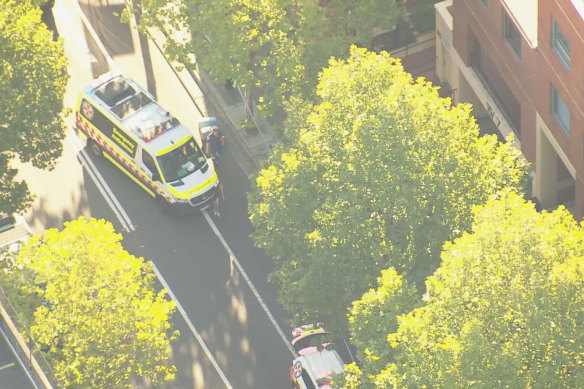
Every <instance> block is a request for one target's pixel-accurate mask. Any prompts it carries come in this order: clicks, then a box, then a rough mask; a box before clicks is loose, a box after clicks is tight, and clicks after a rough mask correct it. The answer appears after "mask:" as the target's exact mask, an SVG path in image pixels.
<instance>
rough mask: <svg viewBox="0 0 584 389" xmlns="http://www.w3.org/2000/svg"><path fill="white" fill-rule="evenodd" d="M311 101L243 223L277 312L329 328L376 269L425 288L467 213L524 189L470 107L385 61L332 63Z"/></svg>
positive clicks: (512, 157) (511, 155) (358, 52)
mask: <svg viewBox="0 0 584 389" xmlns="http://www.w3.org/2000/svg"><path fill="white" fill-rule="evenodd" d="M317 93H318V97H319V101H318V102H317V103H314V104H312V103H309V102H301V103H299V104H298V109H297V110H296V111H295V112H292V113H291V116H290V120H289V121H288V123H287V128H286V129H287V131H288V133H289V134H292V135H291V136H290V139H291V144H290V145H286V146H284V145H282V146H280V147H279V148H277V149H276V150H275V151H274V153H273V155H272V156H271V157H270V158H269V160H268V162H267V164H266V167H265V168H264V169H262V170H261V171H260V172H259V174H258V175H257V177H256V178H255V186H254V188H253V190H252V192H251V193H250V195H249V214H250V220H251V222H252V224H253V226H254V228H255V231H254V233H253V236H252V237H253V239H254V241H255V243H256V244H257V245H258V246H259V247H262V248H264V249H265V251H266V252H267V254H268V255H270V256H272V257H273V258H274V261H275V263H276V270H275V271H274V272H273V273H272V274H271V275H270V279H271V280H272V281H273V282H275V283H276V284H277V286H278V287H279V291H280V301H281V302H282V304H283V305H284V306H285V307H286V308H287V309H288V310H289V311H290V312H291V313H292V314H294V315H295V316H296V317H295V318H297V319H302V318H305V316H310V315H313V314H315V313H318V315H319V316H321V319H322V320H325V321H327V322H329V325H330V324H331V320H332V321H334V322H335V323H336V324H339V323H341V322H345V316H346V313H347V309H348V308H349V306H350V304H351V302H352V301H353V300H355V299H357V298H359V297H360V296H361V295H362V294H363V293H364V292H365V291H367V290H368V289H369V288H371V287H373V286H374V283H375V279H376V278H377V277H378V276H379V272H380V271H381V270H382V269H386V268H388V267H390V266H393V267H394V268H395V269H396V270H397V271H398V272H399V273H400V274H404V275H405V276H406V277H408V278H409V279H410V280H413V281H414V282H415V283H417V284H418V285H420V286H421V285H423V284H422V283H423V280H424V279H425V278H426V277H427V276H428V275H430V274H431V273H432V272H433V271H434V270H435V269H436V268H437V266H438V264H439V253H440V249H441V247H442V244H443V242H445V241H447V240H449V239H452V238H453V237H455V236H457V235H458V234H459V233H460V231H462V230H464V229H466V228H468V227H470V224H471V212H470V209H471V208H472V206H474V205H478V204H482V203H484V202H485V201H486V200H487V198H488V197H489V196H490V195H492V194H493V193H496V192H497V191H499V190H500V189H502V188H505V187H510V188H513V190H516V191H521V190H522V185H523V182H524V179H525V177H526V167H525V163H524V161H523V160H522V159H521V158H520V157H519V152H518V151H517V150H516V149H515V148H514V147H513V145H512V144H511V143H505V144H502V143H499V142H498V141H497V139H496V138H495V137H494V136H486V137H479V132H478V127H477V125H476V122H475V120H474V118H473V117H472V116H471V114H470V107H469V106H468V105H464V104H460V105H457V106H454V107H453V106H451V103H450V100H449V99H443V98H440V97H439V95H438V92H437V89H436V88H434V87H433V86H432V85H431V84H430V83H428V82H426V81H424V80H423V79H418V80H415V81H413V80H412V78H411V75H409V74H408V73H406V72H404V71H403V68H402V67H401V65H400V64H399V60H396V59H393V58H391V57H390V56H389V55H388V54H387V53H381V54H374V53H370V52H367V51H366V50H364V49H358V48H353V49H352V50H351V56H350V58H349V59H348V60H346V61H342V60H331V61H330V64H329V67H328V68H326V69H324V71H323V72H322V74H321V76H320V82H319V84H318V88H317Z"/></svg>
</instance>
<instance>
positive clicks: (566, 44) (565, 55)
mask: <svg viewBox="0 0 584 389" xmlns="http://www.w3.org/2000/svg"><path fill="white" fill-rule="evenodd" d="M551 32H552V42H551V43H552V50H553V51H554V52H555V53H556V55H557V56H558V58H559V59H560V61H561V62H562V63H563V64H564V66H565V67H566V69H568V70H570V68H571V62H572V58H571V56H570V41H568V38H566V35H565V34H564V33H563V32H562V30H561V29H560V26H558V23H557V22H556V20H555V19H552V31H551Z"/></svg>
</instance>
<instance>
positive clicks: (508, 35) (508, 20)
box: [503, 10, 521, 59]
mask: <svg viewBox="0 0 584 389" xmlns="http://www.w3.org/2000/svg"><path fill="white" fill-rule="evenodd" d="M513 36H516V40H517V41H516V42H514V41H513ZM503 38H505V42H507V45H509V47H511V50H513V53H515V55H516V56H517V58H518V59H521V33H520V32H519V28H517V26H516V25H515V21H514V20H513V18H512V17H511V16H510V15H509V13H508V12H507V11H506V10H503Z"/></svg>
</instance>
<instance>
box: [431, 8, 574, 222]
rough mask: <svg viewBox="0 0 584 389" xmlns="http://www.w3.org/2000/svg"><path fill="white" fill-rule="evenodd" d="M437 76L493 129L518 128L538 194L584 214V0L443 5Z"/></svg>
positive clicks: (547, 203)
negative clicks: (532, 169) (531, 166)
mask: <svg viewBox="0 0 584 389" xmlns="http://www.w3.org/2000/svg"><path fill="white" fill-rule="evenodd" d="M435 8H436V74H437V76H438V78H439V80H440V81H441V82H442V83H443V84H446V85H447V88H450V89H451V90H452V97H453V100H454V102H455V103H458V102H469V103H472V104H473V113H474V115H475V117H476V118H477V121H478V122H479V126H480V127H481V130H482V131H483V132H485V133H497V134H499V135H501V136H507V135H508V134H510V133H513V134H514V137H515V144H516V146H517V147H518V148H520V150H521V151H522V153H523V155H524V157H525V158H526V159H527V160H528V161H529V162H530V163H531V164H532V165H533V167H534V174H533V179H532V185H531V192H532V193H531V194H532V195H533V196H534V197H535V198H536V199H537V200H538V202H539V204H540V205H541V206H542V207H543V208H547V209H554V208H555V207H556V206H557V205H558V204H564V205H566V207H567V208H568V209H570V210H571V211H572V212H573V213H574V215H575V216H576V218H578V219H582V218H583V217H584V0H446V1H443V2H441V3H438V4H436V6H435Z"/></svg>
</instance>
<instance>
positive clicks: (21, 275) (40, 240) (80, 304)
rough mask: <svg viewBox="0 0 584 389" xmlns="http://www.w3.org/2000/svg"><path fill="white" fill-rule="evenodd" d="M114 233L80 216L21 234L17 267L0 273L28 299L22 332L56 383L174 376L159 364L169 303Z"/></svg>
mask: <svg viewBox="0 0 584 389" xmlns="http://www.w3.org/2000/svg"><path fill="white" fill-rule="evenodd" d="M121 239H122V238H121V235H119V234H116V233H115V232H114V230H113V227H112V225H111V224H110V223H109V222H106V221H103V220H95V219H90V220H86V219H84V218H83V217H81V218H80V219H78V220H76V221H72V222H67V223H65V228H64V229H63V230H62V231H58V230H56V229H50V230H47V231H45V232H44V233H43V234H42V235H35V236H33V237H31V238H29V240H28V241H27V242H26V244H25V245H24V246H23V247H22V248H21V249H20V251H19V252H18V254H17V255H16V257H15V258H14V263H15V269H18V271H14V272H12V273H11V274H9V277H8V278H4V279H5V280H8V282H9V284H10V285H11V287H12V288H17V290H18V291H19V293H20V299H19V301H25V300H27V301H28V303H29V305H31V306H32V308H33V309H32V311H33V315H32V317H29V318H28V319H29V321H30V332H31V334H32V336H33V338H34V341H35V342H36V344H37V345H40V347H41V349H42V350H44V352H45V353H46V354H47V356H48V359H49V360H50V361H51V364H52V367H53V370H54V372H55V376H56V378H57V379H58V381H59V386H60V387H67V388H114V387H115V388H118V387H130V386H131V385H130V379H131V378H132V377H148V378H150V379H151V380H152V381H153V382H154V383H157V382H161V381H165V380H171V379H173V377H174V371H175V367H174V366H171V365H169V364H168V363H167V360H168V357H169V343H170V341H171V340H172V339H174V338H175V337H176V335H177V334H176V333H171V332H170V321H169V320H170V316H171V315H172V313H173V311H174V303H173V302H172V301H168V300H167V299H166V298H165V294H166V292H165V291H164V290H162V291H158V292H157V291H156V290H155V288H154V273H153V272H152V268H151V266H150V265H149V263H147V262H144V260H143V259H142V258H136V257H134V256H132V255H131V254H129V253H128V252H126V251H125V250H124V249H123V248H122V246H121V243H120V241H121ZM23 305H24V304H23ZM22 308H23V313H24V314H25V315H26V313H27V311H28V310H27V309H26V307H22Z"/></svg>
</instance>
